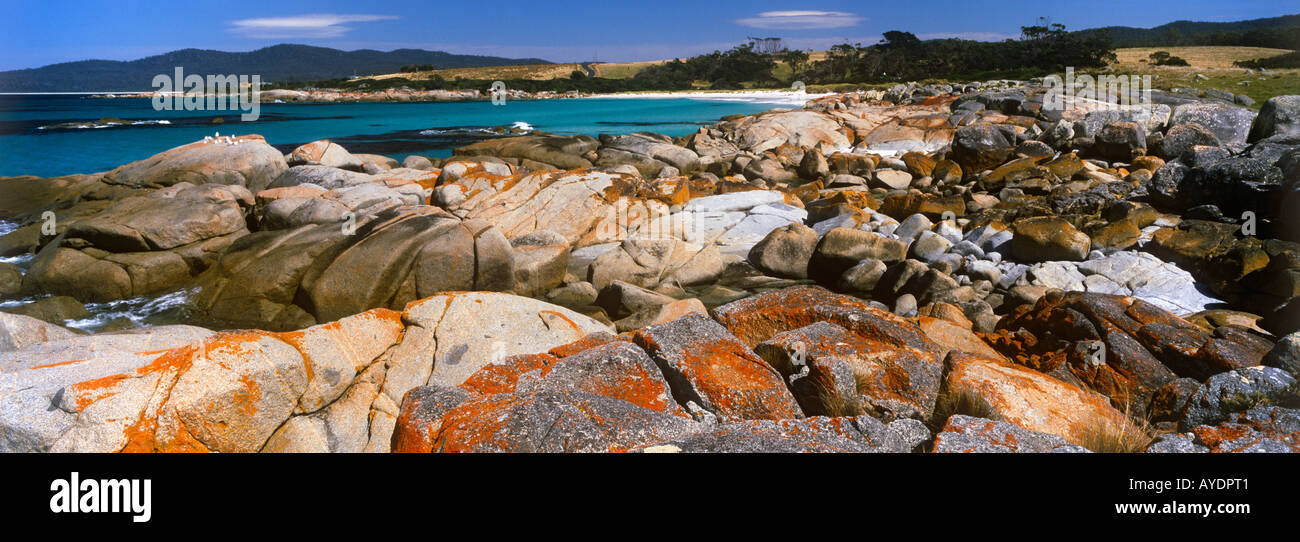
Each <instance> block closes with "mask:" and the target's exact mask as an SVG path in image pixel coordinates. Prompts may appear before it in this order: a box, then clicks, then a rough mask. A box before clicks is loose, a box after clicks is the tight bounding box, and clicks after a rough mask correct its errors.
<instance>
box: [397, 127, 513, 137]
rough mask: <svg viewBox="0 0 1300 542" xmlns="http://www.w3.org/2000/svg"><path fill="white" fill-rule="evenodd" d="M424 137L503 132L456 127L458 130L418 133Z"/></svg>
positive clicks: (496, 133)
mask: <svg viewBox="0 0 1300 542" xmlns="http://www.w3.org/2000/svg"><path fill="white" fill-rule="evenodd" d="M418 133H419V134H420V135H422V136H444V135H472V134H483V135H501V130H500V129H496V128H480V127H456V128H429V129H428V130H420V131H419V132H418Z"/></svg>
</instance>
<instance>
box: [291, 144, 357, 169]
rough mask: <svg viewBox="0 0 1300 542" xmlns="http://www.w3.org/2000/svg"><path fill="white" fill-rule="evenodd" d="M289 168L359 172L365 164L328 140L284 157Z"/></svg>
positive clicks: (304, 146)
mask: <svg viewBox="0 0 1300 542" xmlns="http://www.w3.org/2000/svg"><path fill="white" fill-rule="evenodd" d="M286 161H287V162H288V164H289V167H293V166H305V165H313V166H327V167H333V168H340V169H350V170H353V171H361V165H362V164H363V163H364V162H365V160H363V159H362V158H359V157H356V156H353V155H352V153H349V152H348V150H347V149H345V148H343V147H342V146H340V145H339V144H338V143H334V142H332V141H330V140H328V139H322V140H320V141H313V142H311V143H307V144H305V145H302V146H299V147H298V148H296V149H294V150H293V151H292V152H290V153H289V155H288V156H287V157H286Z"/></svg>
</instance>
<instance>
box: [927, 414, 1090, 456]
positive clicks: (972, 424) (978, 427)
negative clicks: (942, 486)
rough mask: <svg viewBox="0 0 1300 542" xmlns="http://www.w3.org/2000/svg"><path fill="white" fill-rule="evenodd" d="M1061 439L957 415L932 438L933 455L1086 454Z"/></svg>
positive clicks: (1008, 424)
mask: <svg viewBox="0 0 1300 542" xmlns="http://www.w3.org/2000/svg"><path fill="white" fill-rule="evenodd" d="M1087 452H1088V450H1087V449H1085V448H1083V447H1082V446H1077V445H1074V444H1070V443H1068V442H1066V440H1065V439H1064V438H1063V437H1061V436H1060V435H1053V434H1050V433H1042V432H1038V431H1031V430H1029V429H1025V428H1023V427H1020V426H1018V425H1015V424H1011V423H1007V422H1000V421H994V420H987V419H984V418H975V417H971V416H965V415H961V414H958V415H956V416H953V417H951V418H948V422H947V423H946V424H945V425H944V426H943V429H941V430H940V431H939V434H937V435H935V438H934V453H937V454H944V453H947V454H952V453H962V454H968V453H1036V454H1044V453H1087Z"/></svg>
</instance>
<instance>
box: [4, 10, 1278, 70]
mask: <svg viewBox="0 0 1300 542" xmlns="http://www.w3.org/2000/svg"><path fill="white" fill-rule="evenodd" d="M0 6H3V7H2V8H0V9H2V10H3V11H0V51H3V54H0V70H9V69H18V68H31V67H38V66H42V65H45V64H52V63H55V62H65V61H74V60H85V59H91V58H97V59H108V60H133V59H136V58H141V57H144V56H149V55H154V54H159V53H164V52H167V51H171V50H175V49H182V48H186V47H197V48H203V49H218V50H223V51H250V50H253V49H257V48H260V47H265V46H268V45H274V44H276V43H305V44H309V45H319V46H325V47H334V48H339V49H347V50H352V49H361V48H370V49H380V50H392V49H397V48H403V47H410V48H421V49H430V50H443V51H450V52H455V53H465V54H487V55H497V56H507V57H539V58H545V59H547V60H553V61H586V60H592V59H593V58H595V59H598V60H601V61H635V60H653V59H660V58H671V57H676V56H689V55H693V54H698V53H701V52H708V51H712V50H715V49H726V48H729V47H731V46H732V45H735V44H737V43H740V42H742V41H744V40H745V38H746V36H779V37H782V38H785V39H786V40H787V43H789V44H791V45H794V46H797V47H799V48H804V49H809V48H812V49H824V48H826V47H827V46H829V45H832V44H835V43H842V42H844V41H846V40H847V41H850V42H861V43H864V44H865V43H874V42H875V41H876V40H878V39H879V36H880V34H881V33H883V32H885V31H887V30H905V31H909V32H912V33H915V34H917V35H918V36H921V37H922V38H933V37H954V36H955V37H965V38H971V39H1001V38H1003V37H1012V36H1015V35H1017V34H1019V28H1020V27H1021V26H1024V25H1028V24H1033V23H1034V22H1035V20H1036V19H1037V18H1038V17H1040V16H1046V17H1050V18H1051V21H1052V22H1056V23H1062V24H1065V25H1066V26H1067V27H1068V28H1070V29H1082V28H1091V27H1097V26H1108V25H1127V26H1138V27H1151V26H1157V25H1160V24H1164V23H1167V22H1170V21H1174V20H1178V19H1187V20H1198V21H1232V20H1241V19H1252V18H1258V17H1271V16H1277V15H1284V14H1288V13H1295V12H1300V4H1297V3H1296V2H1294V0H1181V1H1179V0H1155V1H1141V0H1136V1H1135V0H1094V1H1066V0H1037V1H1031V2H1026V1H1024V0H966V1H946V0H926V1H897V0H891V1H888V2H885V1H875V0H869V1H862V0H859V1H855V2H818V1H809V0H785V1H767V0H747V1H744V2H728V1H721V0H716V1H715V0H659V1H655V2H626V1H621V0H604V1H602V0H581V1H569V0H529V1H526V2H512V1H509V0H479V1H472V2H428V1H425V2H418V1H413V0H399V1H381V0H372V1H368V2H355V1H353V2H340V1H331V0H314V1H309V2H308V1H282V2H276V1H262V2H231V1H225V0H217V1H207V2H205V1H194V0H186V1H182V2H173V1H167V0H153V1H147V2H146V1H135V0H117V1H112V2H106V1H94V2H91V1H59V0H46V1H39V0H0Z"/></svg>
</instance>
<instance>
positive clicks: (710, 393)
mask: <svg viewBox="0 0 1300 542" xmlns="http://www.w3.org/2000/svg"><path fill="white" fill-rule="evenodd" d="M634 340H635V342H636V344H637V345H638V346H640V347H641V348H642V349H644V350H645V351H646V353H647V354H649V355H650V357H651V358H653V359H654V360H655V362H656V363H657V364H659V366H660V369H662V370H663V372H664V375H665V376H666V377H667V379H668V382H669V383H670V384H671V385H672V387H673V391H674V393H675V394H676V395H677V397H676V398H677V401H678V403H681V404H685V403H687V402H692V401H693V402H696V403H697V404H699V405H700V406H701V407H702V408H705V409H708V410H711V411H714V412H716V413H717V414H718V415H720V416H725V417H731V418H739V419H748V420H758V419H770V420H780V419H786V418H802V417H803V411H802V410H800V408H799V405H798V404H797V403H796V402H795V400H794V396H792V395H791V394H790V390H789V389H787V388H786V386H785V383H784V381H783V380H782V379H781V375H780V374H779V373H778V372H777V371H776V369H774V368H773V367H772V366H771V365H768V364H767V362H765V361H763V360H762V358H759V357H758V356H757V355H756V354H754V352H753V351H751V350H750V349H749V348H748V347H747V346H746V345H745V343H742V342H740V340H738V339H736V337H734V336H732V335H731V334H730V333H727V331H726V329H724V328H722V326H719V325H718V324H717V323H716V322H713V321H712V320H710V319H708V318H706V317H704V316H701V315H698V314H691V315H688V316H684V317H682V318H679V319H677V320H674V321H672V322H669V323H666V324H658V325H653V326H649V327H647V328H645V329H644V330H642V331H641V332H640V333H638V334H636V335H635V338H634Z"/></svg>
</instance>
